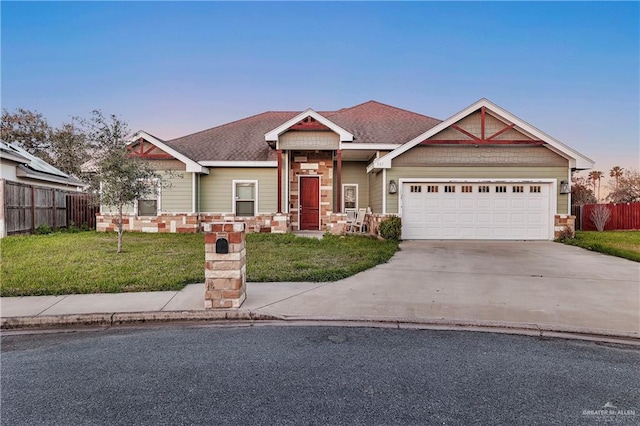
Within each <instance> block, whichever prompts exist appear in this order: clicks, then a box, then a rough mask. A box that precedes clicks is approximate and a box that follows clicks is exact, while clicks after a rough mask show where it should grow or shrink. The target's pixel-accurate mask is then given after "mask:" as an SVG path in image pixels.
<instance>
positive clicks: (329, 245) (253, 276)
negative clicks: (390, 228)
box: [0, 232, 398, 296]
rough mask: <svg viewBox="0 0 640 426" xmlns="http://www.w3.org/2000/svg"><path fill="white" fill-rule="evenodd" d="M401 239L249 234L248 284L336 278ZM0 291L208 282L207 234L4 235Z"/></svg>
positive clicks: (385, 256)
mask: <svg viewBox="0 0 640 426" xmlns="http://www.w3.org/2000/svg"><path fill="white" fill-rule="evenodd" d="M397 249H398V245H397V243H394V242H389V241H379V240H377V239H375V238H368V237H363V236H349V237H336V236H331V235H327V236H325V237H324V238H323V239H322V240H317V239H311V238H302V237H296V236H294V235H291V234H247V280H248V281H254V282H255V281H334V280H338V279H342V278H346V277H348V276H350V275H353V274H355V273H357V272H360V271H363V270H365V269H368V268H371V267H373V266H375V265H377V264H379V263H384V262H386V261H388V260H389V259H390V258H391V256H393V254H394V253H395V252H396V250H397ZM0 276H1V278H2V281H1V284H0V295H2V296H32V295H59V294H80V293H120V292H135V291H161V290H179V289H181V288H183V287H184V286H185V285H186V284H190V283H200V282H204V235H203V234H146V233H127V234H126V235H125V237H124V253H121V254H117V253H116V235H115V234H113V233H97V232H81V233H73V234H70V233H54V234H50V235H32V236H15V237H7V238H4V239H3V240H2V271H1V274H0Z"/></svg>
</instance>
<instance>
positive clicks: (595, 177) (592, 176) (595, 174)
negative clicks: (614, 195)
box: [589, 170, 602, 202]
mask: <svg viewBox="0 0 640 426" xmlns="http://www.w3.org/2000/svg"><path fill="white" fill-rule="evenodd" d="M589 180H591V182H592V183H593V192H594V193H595V192H596V184H598V202H600V181H601V180H602V172H601V171H599V170H594V171H592V172H589Z"/></svg>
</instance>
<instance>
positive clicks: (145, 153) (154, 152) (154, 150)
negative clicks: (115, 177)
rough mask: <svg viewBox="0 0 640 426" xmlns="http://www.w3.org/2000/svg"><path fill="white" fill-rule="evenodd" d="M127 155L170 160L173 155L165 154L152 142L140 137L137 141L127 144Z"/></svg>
mask: <svg viewBox="0 0 640 426" xmlns="http://www.w3.org/2000/svg"><path fill="white" fill-rule="evenodd" d="M127 150H128V151H129V156H131V157H138V158H142V159H146V160H172V159H173V156H172V155H170V154H167V153H166V152H164V151H163V150H161V149H160V148H158V147H157V146H155V145H154V144H152V143H149V142H147V141H146V140H145V139H144V138H142V137H140V138H138V140H137V141H135V142H133V143H131V144H129V145H127Z"/></svg>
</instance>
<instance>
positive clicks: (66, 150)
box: [0, 108, 90, 177]
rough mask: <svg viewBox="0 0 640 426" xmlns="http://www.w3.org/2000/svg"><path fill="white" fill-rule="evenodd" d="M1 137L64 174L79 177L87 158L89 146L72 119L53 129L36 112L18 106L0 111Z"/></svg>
mask: <svg viewBox="0 0 640 426" xmlns="http://www.w3.org/2000/svg"><path fill="white" fill-rule="evenodd" d="M0 130H1V133H2V140H4V141H5V142H9V143H14V144H16V145H19V146H21V147H22V148H24V149H25V150H26V151H27V152H29V153H31V154H33V155H35V156H36V157H38V158H41V159H42V160H44V161H46V162H47V163H49V164H51V165H53V166H55V167H57V168H58V169H60V170H62V171H63V172H65V173H68V174H70V175H73V176H76V177H78V176H80V165H81V164H82V163H84V162H85V161H87V160H88V159H89V148H90V147H89V146H88V145H87V143H86V137H85V135H84V133H83V132H82V129H81V128H79V126H77V125H76V122H75V120H71V122H68V123H63V124H62V125H61V126H60V127H58V128H52V127H51V126H49V124H48V123H47V120H46V119H45V118H44V116H43V115H42V114H41V113H39V112H36V111H30V110H27V109H23V108H18V109H16V110H15V111H13V112H9V111H7V110H6V109H5V110H3V111H2V121H1V122H0Z"/></svg>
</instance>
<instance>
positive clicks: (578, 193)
mask: <svg viewBox="0 0 640 426" xmlns="http://www.w3.org/2000/svg"><path fill="white" fill-rule="evenodd" d="M589 186H590V184H589V182H588V181H587V179H586V178H584V177H580V176H574V177H573V178H572V179H571V204H572V205H574V206H581V205H583V204H595V203H596V202H597V200H596V196H595V195H594V194H593V190H592V189H591V188H590V187H589Z"/></svg>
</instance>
